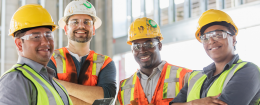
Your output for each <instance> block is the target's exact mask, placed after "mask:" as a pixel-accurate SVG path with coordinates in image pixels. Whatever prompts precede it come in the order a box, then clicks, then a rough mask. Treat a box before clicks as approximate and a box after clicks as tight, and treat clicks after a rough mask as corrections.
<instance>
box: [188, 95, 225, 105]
mask: <svg viewBox="0 0 260 105" xmlns="http://www.w3.org/2000/svg"><path fill="white" fill-rule="evenodd" d="M219 96H220V94H219V95H217V96H211V97H206V98H202V99H197V100H193V101H191V102H189V103H190V105H227V104H226V103H225V102H223V101H221V100H219V99H218V97H219Z"/></svg>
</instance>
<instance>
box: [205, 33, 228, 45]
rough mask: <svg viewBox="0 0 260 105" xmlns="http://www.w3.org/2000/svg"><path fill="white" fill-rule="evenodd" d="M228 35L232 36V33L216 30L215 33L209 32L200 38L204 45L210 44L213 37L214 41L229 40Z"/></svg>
mask: <svg viewBox="0 0 260 105" xmlns="http://www.w3.org/2000/svg"><path fill="white" fill-rule="evenodd" d="M227 34H229V35H232V34H231V33H230V32H228V31H224V30H215V31H210V32H207V33H205V34H202V35H201V36H200V41H201V42H202V43H203V44H207V43H208V42H209V38H210V37H211V38H212V39H213V40H215V41H218V40H221V39H225V38H227Z"/></svg>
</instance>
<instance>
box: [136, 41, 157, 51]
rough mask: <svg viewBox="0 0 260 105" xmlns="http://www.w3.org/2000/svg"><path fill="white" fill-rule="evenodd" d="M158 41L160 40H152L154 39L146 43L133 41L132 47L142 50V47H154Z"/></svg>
mask: <svg viewBox="0 0 260 105" xmlns="http://www.w3.org/2000/svg"><path fill="white" fill-rule="evenodd" d="M158 43H159V42H152V41H149V42H144V43H133V45H132V49H133V50H134V51H140V50H141V49H142V47H143V48H144V49H151V48H154V47H155V46H156V45H157V44H158Z"/></svg>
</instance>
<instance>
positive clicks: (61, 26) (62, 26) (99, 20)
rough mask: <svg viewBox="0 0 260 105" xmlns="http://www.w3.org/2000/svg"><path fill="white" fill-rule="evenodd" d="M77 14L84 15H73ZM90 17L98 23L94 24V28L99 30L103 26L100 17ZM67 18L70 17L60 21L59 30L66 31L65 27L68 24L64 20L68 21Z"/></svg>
mask: <svg viewBox="0 0 260 105" xmlns="http://www.w3.org/2000/svg"><path fill="white" fill-rule="evenodd" d="M76 14H82V13H74V14H72V15H76ZM86 15H90V14H86ZM90 16H92V17H94V18H95V20H96V21H95V22H94V26H95V29H98V28H99V27H100V26H101V24H102V21H101V19H100V18H99V17H97V16H94V15H90ZM66 17H68V16H65V17H62V18H61V19H60V20H59V22H58V24H59V28H62V29H64V26H65V25H66V22H65V21H64V20H65V19H66Z"/></svg>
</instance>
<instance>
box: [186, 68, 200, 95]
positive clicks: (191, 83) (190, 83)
mask: <svg viewBox="0 0 260 105" xmlns="http://www.w3.org/2000/svg"><path fill="white" fill-rule="evenodd" d="M203 75H204V74H203V72H202V71H193V72H192V73H191V75H190V77H189V81H188V92H187V95H189V93H190V91H191V89H192V87H193V86H194V84H195V83H196V81H197V80H198V79H200V78H201V77H202V76H203Z"/></svg>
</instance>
